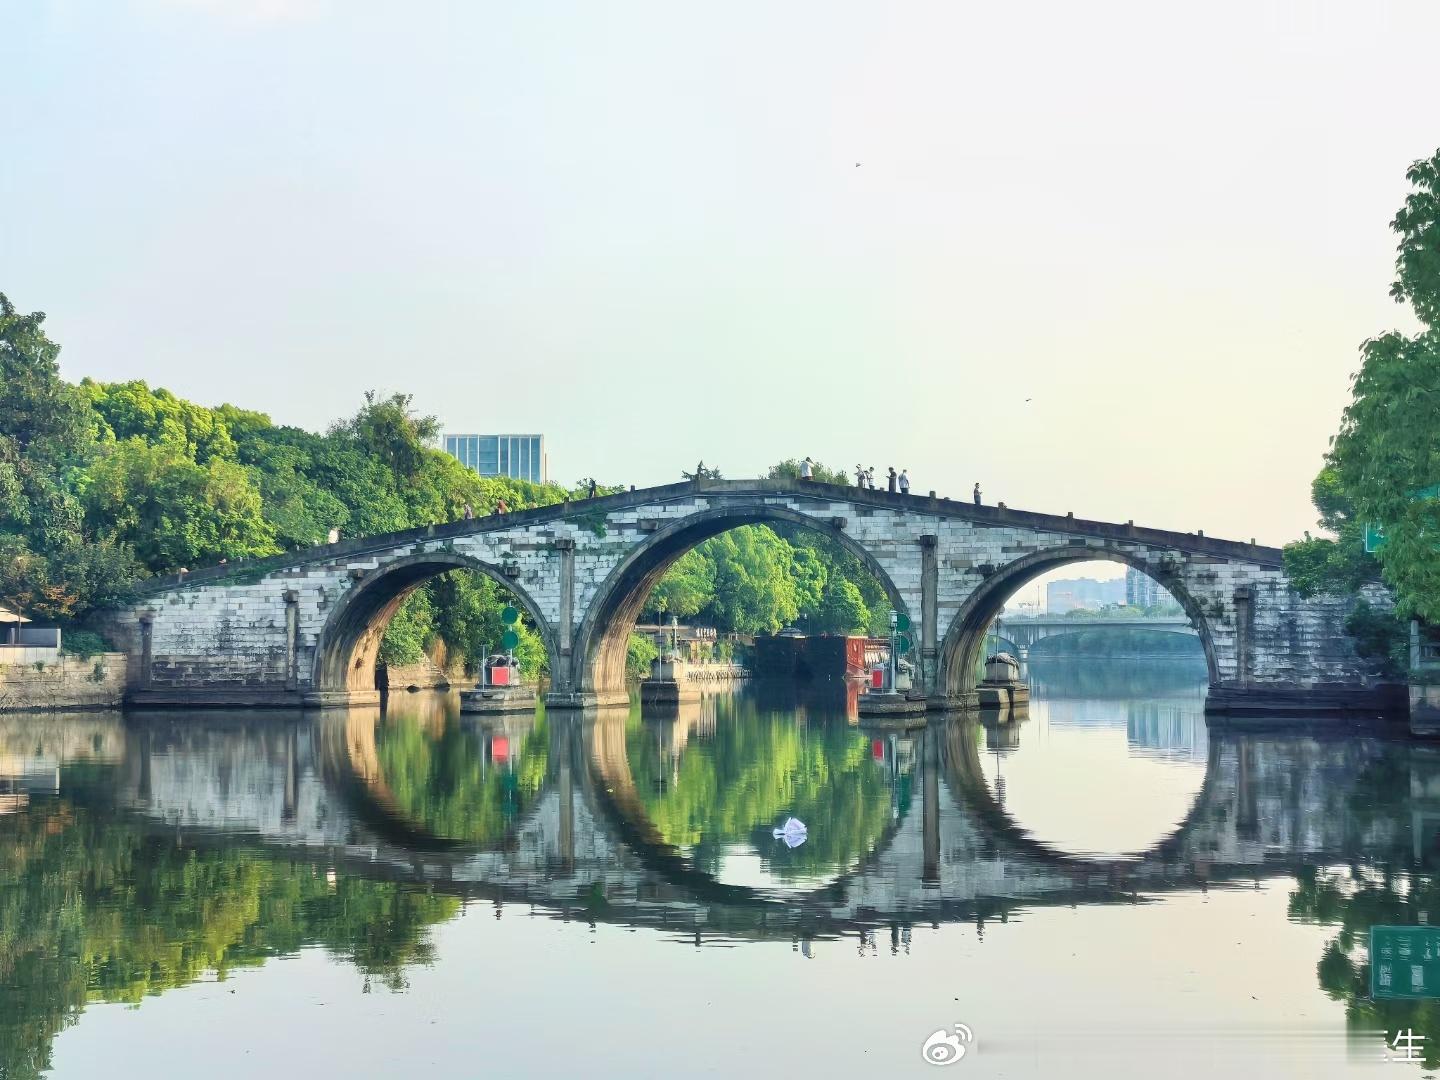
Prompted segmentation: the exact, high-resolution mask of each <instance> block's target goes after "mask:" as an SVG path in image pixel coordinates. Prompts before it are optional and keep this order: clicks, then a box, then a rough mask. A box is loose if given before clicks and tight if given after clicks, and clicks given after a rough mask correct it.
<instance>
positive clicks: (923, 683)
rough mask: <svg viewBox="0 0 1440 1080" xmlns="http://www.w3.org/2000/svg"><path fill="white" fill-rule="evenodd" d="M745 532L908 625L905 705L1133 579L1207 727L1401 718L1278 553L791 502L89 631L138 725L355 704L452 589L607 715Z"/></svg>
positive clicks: (749, 496) (520, 523) (394, 560)
mask: <svg viewBox="0 0 1440 1080" xmlns="http://www.w3.org/2000/svg"><path fill="white" fill-rule="evenodd" d="M762 523H763V524H771V525H775V526H780V527H784V528H795V527H800V528H807V529H812V530H815V531H818V532H820V533H822V534H824V535H825V536H827V537H829V538H831V539H832V540H833V541H834V542H835V543H837V544H839V545H840V546H842V547H843V548H845V549H846V550H847V551H849V552H851V553H852V554H853V555H855V556H856V558H857V559H859V561H860V562H861V563H863V564H864V565H865V566H866V567H867V568H868V569H869V570H870V572H871V573H873V574H874V575H875V577H876V579H877V580H878V581H879V582H880V584H881V585H882V586H883V588H884V590H885V592H886V594H887V596H888V597H889V600H890V603H891V605H892V606H893V607H894V608H895V609H896V610H897V611H902V612H905V613H906V614H907V615H908V616H909V617H910V619H911V625H912V636H913V637H914V638H915V641H916V655H917V657H918V660H919V686H920V689H919V691H917V692H919V693H923V694H924V695H926V696H927V698H928V700H929V702H930V704H931V705H932V706H933V707H935V708H937V709H939V708H952V707H964V706H967V705H970V704H973V702H974V698H975V686H974V672H975V668H976V661H977V660H978V659H979V658H980V654H981V650H982V649H983V648H984V641H985V630H986V628H987V627H988V626H989V624H990V622H991V621H992V620H993V619H994V617H995V616H996V614H998V613H999V611H1000V610H1001V608H1002V607H1003V605H1004V603H1005V601H1006V600H1007V599H1008V598H1009V597H1010V596H1011V595H1012V594H1014V593H1015V592H1016V591H1017V590H1019V589H1020V588H1022V587H1023V586H1024V585H1025V584H1026V583H1027V582H1029V581H1031V580H1033V579H1034V578H1035V577H1037V576H1039V575H1040V574H1043V573H1045V572H1046V571H1048V570H1053V569H1055V568H1056V567H1060V566H1064V565H1066V564H1067V563H1072V562H1078V561H1082V560H1089V559H1110V560H1114V561H1117V562H1120V563H1124V564H1125V565H1127V566H1132V567H1135V568H1136V569H1138V570H1140V571H1142V572H1144V573H1146V574H1149V575H1150V576H1151V577H1153V578H1155V579H1156V580H1157V581H1158V582H1159V583H1160V584H1161V585H1163V586H1164V587H1165V588H1166V589H1168V590H1169V591H1170V593H1171V594H1172V595H1173V596H1174V597H1175V599H1176V600H1177V601H1178V602H1179V603H1180V604H1181V606H1182V608H1183V610H1184V612H1185V616H1186V620H1187V623H1188V625H1189V626H1190V627H1192V628H1193V632H1194V633H1195V634H1196V635H1198V637H1199V639H1200V642H1201V645H1202V646H1203V648H1204V651H1205V658H1206V664H1207V667H1208V669H1209V676H1210V686H1211V693H1210V699H1209V707H1210V708H1212V709H1213V710H1215V711H1246V710H1251V709H1255V710H1259V711H1264V712H1273V711H1275V710H1277V709H1281V710H1284V709H1292V710H1295V711H1297V712H1303V713H1305V714H1313V713H1315V712H1317V711H1341V712H1347V711H1360V712H1370V711H1376V710H1379V709H1382V708H1384V707H1386V706H1387V705H1390V704H1394V703H1396V702H1398V701H1399V700H1400V699H1398V698H1396V697H1394V692H1393V690H1392V689H1390V688H1387V687H1384V686H1382V685H1381V684H1380V683H1379V682H1378V681H1377V679H1376V678H1375V677H1374V675H1373V674H1372V673H1371V671H1370V668H1369V666H1368V665H1367V664H1366V663H1365V662H1363V661H1362V660H1360V658H1359V657H1357V655H1356V654H1355V651H1354V649H1353V646H1352V644H1351V641H1350V639H1349V638H1348V636H1347V635H1346V634H1345V632H1344V619H1345V616H1346V614H1347V612H1348V610H1349V604H1348V603H1347V602H1345V601H1341V600H1335V599H1326V598H1313V599H1305V598H1302V597H1300V596H1299V594H1298V593H1296V592H1295V591H1294V589H1292V588H1291V587H1290V584H1289V582H1288V581H1287V580H1286V578H1285V573H1284V570H1283V567H1282V565H1281V557H1280V552H1279V550H1278V549H1275V548H1266V547H1261V546H1257V545H1254V544H1246V543H1240V542H1237V541H1230V540H1218V539H1214V538H1211V537H1206V536H1204V535H1202V534H1198V533H1196V534H1188V533H1175V532H1166V531H1162V530H1155V529H1146V528H1142V527H1137V526H1135V525H1134V524H1133V523H1129V522H1127V523H1125V524H1123V525H1122V524H1114V523H1107V522H1098V521H1087V520H1082V519H1077V518H1075V517H1073V516H1071V515H1068V514H1067V515H1064V516H1059V515H1051V514H1040V513H1034V512H1030V511H1020V510H1011V509H1008V508H1007V507H1005V506H1004V505H1003V504H1001V505H999V506H993V507H992V506H975V505H973V504H971V503H966V502H954V501H951V500H948V499H939V498H934V497H926V496H910V495H890V494H888V493H885V492H873V491H860V490H858V489H854V488H847V487H838V486H832V485H826V484H817V483H813V482H808V481H794V480H740V481H705V482H702V483H698V484H697V483H686V484H673V485H669V486H667V487H660V488H651V489H648V490H643V491H634V492H625V493H620V494H616V495H610V496H605V497H602V498H597V499H590V500H585V501H582V502H576V503H566V504H561V505H558V506H551V507H542V508H538V509H534V510H526V511H522V512H518V513H512V514H504V515H495V516H491V517H488V518H482V519H478V520H474V521H460V522H453V523H450V524H444V525H435V526H430V527H428V528H424V529H416V530H411V531H409V532H404V533H394V534H388V535H384V536H374V537H362V538H357V539H354V540H347V541H344V542H342V543H339V544H332V545H329V546H325V547H316V548H312V549H309V550H307V551H303V552H298V553H293V554H288V555H284V556H276V557H274V558H270V559H265V560H260V561H256V562H251V563H239V564H235V563H232V564H229V565H226V566H219V567H211V568H209V569H205V570H199V571H195V572H193V573H187V574H185V575H182V576H179V577H170V578H165V579H156V580H154V581H152V582H151V583H149V586H148V588H147V589H146V590H145V591H144V592H143V594H142V595H141V596H140V597H139V598H138V600H137V601H135V602H133V603H131V604H129V605H127V606H125V607H123V608H120V609H117V610H114V611H111V612H107V613H105V614H104V615H103V616H102V617H100V618H99V619H98V620H97V621H98V622H99V623H100V624H101V628H102V629H104V630H105V631H106V632H108V633H109V634H110V635H111V636H112V637H113V638H114V639H116V640H117V642H119V643H123V646H124V647H125V648H126V650H127V651H128V652H129V653H130V656H131V665H130V669H131V673H132V676H131V677H132V685H131V687H130V700H131V701H133V702H134V703H137V704H144V705H151V706H160V705H185V706H195V705H227V706H237V705H238V706H265V705H277V706H295V705H309V706H328V705H350V704H357V703H373V702H374V701H376V700H378V691H377V690H376V688H375V677H374V668H375V660H376V656H377V654H378V651H379V647H380V639H381V635H382V634H383V631H384V626H385V623H386V621H387V620H388V619H389V617H390V616H391V615H393V614H394V612H395V611H396V609H397V608H398V607H399V605H400V604H401V603H403V602H404V600H405V598H406V597H407V596H408V595H409V594H410V593H411V592H412V591H413V590H414V589H416V588H417V587H419V585H420V584H422V583H423V582H424V581H426V580H428V579H429V578H431V577H433V576H435V575H436V574H441V573H444V572H446V571H450V570H456V569H468V570H472V571H474V572H476V573H481V574H485V575H487V576H489V577H491V578H493V579H494V580H496V581H497V582H499V583H501V584H502V585H504V586H505V587H506V588H508V589H509V590H510V591H511V593H512V594H513V595H514V597H515V602H516V603H517V604H518V605H519V606H520V607H521V608H522V609H523V611H524V612H525V614H526V616H527V618H528V621H529V622H531V623H532V624H533V626H534V628H535V630H536V632H537V633H538V635H539V636H540V638H541V640H542V641H543V642H544V644H545V649H546V652H547V655H548V658H549V669H550V692H549V694H548V696H547V702H548V704H549V705H550V706H551V707H552V708H553V707H585V706H590V705H596V704H605V703H610V702H616V701H620V700H623V699H624V698H625V695H626V688H625V681H624V679H625V654H626V645H627V642H628V638H629V633H630V630H631V628H632V627H633V626H634V623H635V620H636V617H637V616H638V614H639V612H640V610H641V607H642V605H643V604H644V602H645V599H646V597H647V596H648V594H649V592H650V589H651V588H652V587H653V586H654V584H655V583H656V582H657V581H659V580H660V578H661V577H662V576H663V575H664V573H665V571H666V570H667V569H668V568H669V567H670V566H671V565H672V564H673V563H674V561H675V560H676V559H678V558H679V557H680V556H681V555H683V554H684V553H685V552H686V551H688V550H690V549H691V548H693V547H694V546H695V545H697V544H699V543H701V542H703V541H704V540H706V539H708V538H710V537H712V536H716V535H718V534H720V533H723V532H725V531H727V530H729V529H733V528H735V527H737V526H739V525H750V524H762ZM1375 599H1376V600H1377V601H1379V602H1382V603H1383V602H1384V597H1383V596H1378V597H1376V598H1375Z"/></svg>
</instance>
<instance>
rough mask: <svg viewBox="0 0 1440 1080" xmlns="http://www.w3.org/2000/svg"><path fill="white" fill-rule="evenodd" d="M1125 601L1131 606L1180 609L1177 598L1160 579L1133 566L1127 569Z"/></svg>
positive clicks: (1166, 609)
mask: <svg viewBox="0 0 1440 1080" xmlns="http://www.w3.org/2000/svg"><path fill="white" fill-rule="evenodd" d="M1125 603H1126V605H1127V606H1129V607H1137V608H1158V609H1159V610H1161V611H1168V610H1174V611H1177V612H1178V611H1179V610H1180V605H1179V604H1177V603H1176V602H1175V598H1174V597H1173V596H1171V595H1170V593H1169V592H1168V591H1166V589H1165V588H1164V587H1163V586H1162V585H1161V584H1160V583H1159V582H1158V581H1156V580H1155V579H1154V578H1152V577H1151V576H1150V575H1149V574H1145V573H1141V572H1140V571H1139V570H1136V569H1135V568H1134V567H1133V566H1131V567H1127V568H1126V570H1125Z"/></svg>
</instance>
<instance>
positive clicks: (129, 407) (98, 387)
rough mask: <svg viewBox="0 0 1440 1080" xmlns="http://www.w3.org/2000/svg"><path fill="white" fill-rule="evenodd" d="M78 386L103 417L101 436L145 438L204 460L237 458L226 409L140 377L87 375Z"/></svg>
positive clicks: (201, 460) (93, 407)
mask: <svg viewBox="0 0 1440 1080" xmlns="http://www.w3.org/2000/svg"><path fill="white" fill-rule="evenodd" d="M80 390H81V392H82V393H83V394H84V396H85V397H86V399H87V400H88V401H89V403H90V407H91V408H92V409H93V410H94V411H95V414H96V416H97V417H98V420H99V427H100V436H101V438H102V439H107V440H114V441H123V440H126V439H143V440H144V441H145V442H147V443H151V444H160V443H163V444H166V445H170V446H174V447H177V448H178V449H180V450H182V451H184V453H185V456H187V457H189V458H191V459H192V460H194V461H197V462H199V463H201V464H204V463H205V462H207V461H210V460H211V459H212V458H225V459H227V460H233V459H234V457H235V443H234V440H233V439H232V438H231V436H230V429H229V426H228V425H227V424H226V423H225V418H224V415H223V414H222V413H220V412H219V411H217V410H215V409H208V408H206V407H205V406H203V405H196V404H194V403H193V402H189V401H185V400H183V399H181V398H178V397H176V396H175V395H174V394H172V393H171V392H170V391H169V390H165V389H163V388H162V389H156V390H151V389H150V387H149V386H148V385H147V384H146V383H145V382H144V380H141V379H134V380H132V381H130V382H124V383H97V382H93V381H91V380H90V379H84V380H82V381H81V383H80Z"/></svg>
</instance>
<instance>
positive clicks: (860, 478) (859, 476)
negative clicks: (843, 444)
mask: <svg viewBox="0 0 1440 1080" xmlns="http://www.w3.org/2000/svg"><path fill="white" fill-rule="evenodd" d="M855 486H856V487H857V488H863V487H864V486H865V466H863V465H856V466H855Z"/></svg>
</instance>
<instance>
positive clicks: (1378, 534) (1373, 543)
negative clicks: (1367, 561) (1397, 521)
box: [1365, 521, 1385, 555]
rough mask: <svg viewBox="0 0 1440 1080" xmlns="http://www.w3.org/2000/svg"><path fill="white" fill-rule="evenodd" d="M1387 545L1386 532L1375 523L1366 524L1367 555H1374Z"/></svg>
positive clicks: (1368, 522)
mask: <svg viewBox="0 0 1440 1080" xmlns="http://www.w3.org/2000/svg"><path fill="white" fill-rule="evenodd" d="M1384 543H1385V530H1384V529H1382V528H1381V527H1380V526H1379V525H1376V524H1375V522H1373V521H1367V522H1366V523H1365V554H1367V555H1374V554H1375V552H1377V551H1379V550H1380V547H1381V545H1383V544H1384Z"/></svg>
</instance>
